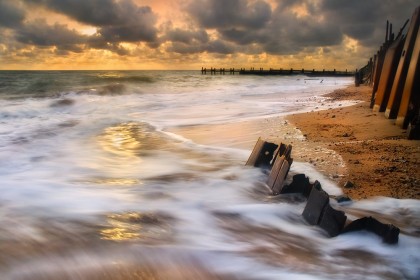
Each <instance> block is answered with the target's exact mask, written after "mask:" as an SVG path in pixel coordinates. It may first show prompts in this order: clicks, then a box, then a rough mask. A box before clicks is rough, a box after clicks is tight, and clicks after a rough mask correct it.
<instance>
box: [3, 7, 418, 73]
mask: <svg viewBox="0 0 420 280" xmlns="http://www.w3.org/2000/svg"><path fill="white" fill-rule="evenodd" d="M418 5H419V4H418V0H352V1H349V0H225V1H222V0H0V52H1V54H2V55H1V56H0V60H1V65H2V66H0V67H3V68H5V67H7V65H12V63H10V64H8V60H9V59H10V61H12V60H14V61H15V62H16V61H18V62H19V63H22V62H21V61H25V60H24V59H22V60H19V59H18V58H19V57H31V60H30V61H37V62H38V61H41V62H42V61H44V62H45V63H48V62H49V61H52V60H54V61H55V63H56V64H55V65H71V64H72V62H73V61H75V59H77V61H78V62H83V61H84V59H85V61H89V63H91V62H92V63H97V64H98V65H99V66H102V65H107V67H116V66H115V65H120V66H122V67H123V68H124V67H125V66H126V65H127V62H130V63H134V62H133V61H147V63H154V65H158V66H157V67H162V68H165V67H168V68H177V67H181V68H187V67H189V66H191V65H192V66H191V67H192V68H194V67H196V65H197V64H201V63H202V62H201V61H204V62H206V63H208V62H209V61H213V60H214V61H216V62H217V63H223V64H225V65H232V66H233V64H235V65H236V66H239V67H241V66H245V65H247V66H249V65H254V64H260V63H261V64H264V65H266V66H265V67H274V66H275V65H273V64H279V63H280V64H282V65H280V66H281V67H290V65H298V66H297V67H306V66H307V65H308V67H316V66H317V65H324V64H326V63H329V64H332V65H334V66H332V67H334V68H335V66H337V65H342V66H344V67H346V68H347V67H348V68H351V67H354V68H357V67H360V66H361V64H362V63H365V61H367V60H368V59H369V57H370V56H371V55H373V54H374V53H375V52H376V50H377V49H378V48H379V46H380V45H381V44H382V43H383V41H384V39H385V23H386V20H387V19H388V20H390V21H391V22H393V23H394V25H393V30H394V32H395V33H398V31H399V28H400V27H401V26H402V25H403V23H404V22H405V20H406V19H408V18H410V17H411V15H412V13H413V11H414V9H415V8H416V7H417V6H418ZM41 54H42V55H41ZM13 58H16V59H13ZM47 58H48V59H47ZM66 59H67V60H66ZM87 59H88V60H87ZM171 59H173V61H176V62H177V63H191V64H189V65H181V64H175V63H173V62H171ZM59 61H63V62H62V63H60V62H59ZM64 61H66V62H64ZM16 63H17V62H16ZM4 65H6V66H4ZM13 65H17V64H13ZM85 65H87V62H86V64H85ZM134 65H135V64H134ZM214 66H215V65H214ZM261 66H263V65H261ZM132 67H134V68H137V67H136V66H132ZM256 67H258V66H256ZM322 67H324V66H322ZM22 68H26V67H25V66H24V65H23V64H22ZM41 68H42V67H41ZM92 68H93V67H92ZM139 68H142V66H140V67H139Z"/></svg>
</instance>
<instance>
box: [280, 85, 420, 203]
mask: <svg viewBox="0 0 420 280" xmlns="http://www.w3.org/2000/svg"><path fill="white" fill-rule="evenodd" d="M371 92H372V89H371V87H367V86H362V87H357V88H356V87H348V88H346V89H343V90H337V91H335V92H332V93H330V94H328V95H327V96H328V97H330V98H331V99H332V100H346V99H357V100H362V101H363V102H362V103H360V104H357V105H355V106H351V107H346V108H338V109H332V110H327V111H321V112H311V113H306V114H299V115H292V116H290V117H289V118H288V119H289V120H290V122H291V123H293V124H294V125H296V127H298V128H299V129H300V130H301V131H302V132H303V133H304V134H305V136H306V139H307V141H310V142H313V143H316V144H317V145H319V146H321V147H327V148H329V149H332V150H334V151H336V152H337V153H339V154H340V155H341V157H342V158H343V160H344V163H345V165H346V170H345V173H344V174H343V176H339V177H337V178H334V179H335V181H336V182H337V183H338V184H339V186H341V187H344V185H345V183H346V182H347V181H350V182H352V183H353V184H354V187H349V188H343V191H344V192H345V193H346V194H348V195H349V196H350V197H353V198H356V199H360V198H367V197H372V196H388V197H394V198H415V199H419V198H420V141H418V140H417V141H414V140H407V139H406V138H407V133H406V130H403V129H401V128H400V127H398V126H396V125H394V120H389V119H386V118H385V116H384V113H380V112H372V110H371V109H370V108H369V100H370V96H371Z"/></svg>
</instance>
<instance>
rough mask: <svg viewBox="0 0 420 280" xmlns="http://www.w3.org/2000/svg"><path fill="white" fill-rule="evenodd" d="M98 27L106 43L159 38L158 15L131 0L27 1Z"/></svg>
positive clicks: (145, 40)
mask: <svg viewBox="0 0 420 280" xmlns="http://www.w3.org/2000/svg"><path fill="white" fill-rule="evenodd" d="M26 1H27V2H29V3H37V4H42V5H44V6H45V8H47V9H50V10H53V11H55V12H58V13H61V14H64V15H67V16H69V17H70V18H73V19H75V20H77V21H79V22H81V23H85V24H89V25H92V26H95V27H98V34H100V35H101V36H102V37H103V39H104V40H105V41H107V42H111V43H115V42H138V41H144V42H153V41H155V40H156V39H157V29H156V27H155V24H156V19H157V18H156V15H155V14H154V13H153V11H152V10H151V8H150V7H148V6H137V5H136V4H135V3H134V2H133V1H132V0H120V1H116V0H26Z"/></svg>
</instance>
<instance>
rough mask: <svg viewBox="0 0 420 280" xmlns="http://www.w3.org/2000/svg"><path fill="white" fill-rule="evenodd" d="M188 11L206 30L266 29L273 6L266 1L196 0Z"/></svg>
mask: <svg viewBox="0 0 420 280" xmlns="http://www.w3.org/2000/svg"><path fill="white" fill-rule="evenodd" d="M188 11H189V13H190V14H191V16H192V17H194V18H195V19H196V20H197V21H198V22H199V23H200V25H201V26H202V27H205V28H224V27H226V26H229V27H231V28H233V27H237V28H248V29H258V28H262V27H264V26H265V25H266V24H267V22H268V21H269V20H270V17H271V6H270V5H269V4H268V3H266V2H264V1H247V0H229V1H219V0H195V1H193V2H191V4H190V6H189V7H188Z"/></svg>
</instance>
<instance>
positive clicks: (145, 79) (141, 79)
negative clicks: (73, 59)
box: [95, 74, 156, 84]
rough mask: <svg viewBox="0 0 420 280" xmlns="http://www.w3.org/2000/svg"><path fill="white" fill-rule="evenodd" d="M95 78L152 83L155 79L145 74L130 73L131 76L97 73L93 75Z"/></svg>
mask: <svg viewBox="0 0 420 280" xmlns="http://www.w3.org/2000/svg"><path fill="white" fill-rule="evenodd" d="M95 77H96V78H97V79H99V80H101V81H107V82H118V83H123V82H130V83H140V84H141V83H148V84H150V83H154V82H156V79H155V78H153V77H151V76H145V75H131V76H123V75H112V74H99V75H96V76H95Z"/></svg>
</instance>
